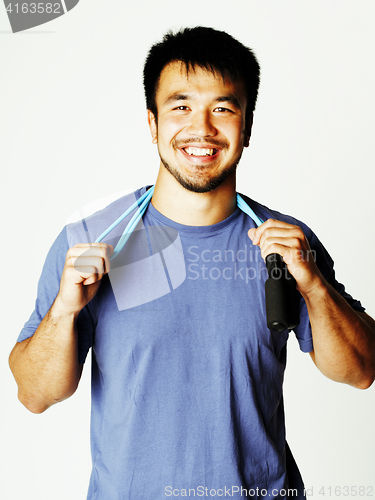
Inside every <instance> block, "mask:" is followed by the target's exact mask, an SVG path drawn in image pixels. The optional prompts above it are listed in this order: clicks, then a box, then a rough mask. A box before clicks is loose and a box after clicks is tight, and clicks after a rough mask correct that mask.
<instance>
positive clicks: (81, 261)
mask: <svg viewBox="0 0 375 500" xmlns="http://www.w3.org/2000/svg"><path fill="white" fill-rule="evenodd" d="M73 259H74V257H73V258H72V260H73ZM73 267H74V269H75V270H76V271H77V272H78V273H88V272H90V270H93V271H91V272H95V273H96V274H97V275H98V279H100V280H101V279H102V277H103V275H104V273H105V261H104V259H103V257H101V256H95V257H90V256H88V257H87V256H86V255H84V256H81V257H78V258H76V259H75V260H74V263H73Z"/></svg>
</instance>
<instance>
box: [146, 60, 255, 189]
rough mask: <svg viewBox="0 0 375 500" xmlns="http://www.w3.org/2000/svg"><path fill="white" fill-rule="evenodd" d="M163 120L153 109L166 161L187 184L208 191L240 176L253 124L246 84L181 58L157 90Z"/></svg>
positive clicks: (165, 73)
mask: <svg viewBox="0 0 375 500" xmlns="http://www.w3.org/2000/svg"><path fill="white" fill-rule="evenodd" d="M156 106H157V110H158V119H157V123H156V119H155V116H154V115H153V113H152V112H151V111H149V112H148V115H149V124H150V129H151V134H152V138H153V142H154V143H155V144H156V143H157V144H158V149H159V155H160V158H161V162H162V164H163V165H164V167H165V168H166V169H167V170H168V172H169V173H170V174H172V175H173V176H174V178H175V179H177V181H178V182H179V183H180V184H181V185H182V186H184V187H185V188H186V189H189V190H190V191H195V192H200V193H203V192H207V191H211V190H212V189H215V188H217V187H218V186H219V185H221V184H222V183H223V182H224V181H225V180H227V179H228V181H227V182H230V181H233V183H234V179H235V170H236V166H237V163H238V162H239V160H240V158H241V154H242V150H243V148H244V147H246V146H248V144H249V138H250V130H251V125H250V124H248V125H246V121H245V115H246V94H245V91H244V88H243V85H242V84H241V83H236V84H235V83H233V82H231V81H230V80H225V81H224V80H223V78H222V77H221V75H216V74H215V73H212V72H209V71H206V70H204V69H202V68H200V67H196V68H194V69H192V70H190V71H189V73H188V74H187V72H186V68H185V65H184V64H181V62H180V61H175V62H172V63H170V64H168V65H167V66H166V67H165V68H164V69H163V71H162V73H161V75H160V80H159V86H158V89H157V92H156Z"/></svg>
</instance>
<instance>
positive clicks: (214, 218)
mask: <svg viewBox="0 0 375 500" xmlns="http://www.w3.org/2000/svg"><path fill="white" fill-rule="evenodd" d="M151 203H152V205H153V206H154V207H155V208H156V210H158V211H159V212H160V213H161V214H163V215H164V216H165V217H168V219H171V220H173V221H174V222H178V223H179V224H184V225H186V226H210V225H212V224H217V223H218V222H220V221H222V220H224V219H226V218H227V217H229V216H230V215H232V214H233V212H234V211H235V210H236V207H237V201H236V183H235V175H233V176H230V177H228V178H227V179H226V180H225V181H224V182H223V184H221V185H220V186H219V187H218V188H216V189H214V190H212V191H209V192H207V193H195V192H193V191H189V190H187V189H186V188H184V187H182V186H181V184H180V183H179V182H178V181H177V180H176V179H175V178H174V177H173V176H172V175H171V174H169V172H167V171H166V170H165V169H164V167H161V168H160V171H159V175H158V178H157V180H156V183H155V190H154V194H153V196H152V200H151Z"/></svg>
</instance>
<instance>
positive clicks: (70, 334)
mask: <svg viewBox="0 0 375 500" xmlns="http://www.w3.org/2000/svg"><path fill="white" fill-rule="evenodd" d="M75 321H76V315H74V314H66V313H64V312H63V311H62V309H61V308H60V307H59V302H58V299H56V301H55V302H54V304H53V305H52V307H51V309H50V310H49V311H48V313H47V314H46V316H45V318H44V319H43V321H42V322H41V324H40V325H39V327H38V329H37V330H36V332H35V334H34V335H33V336H32V337H30V338H29V339H26V340H24V341H23V342H20V343H18V344H16V346H15V348H14V349H13V351H12V353H11V355H10V357H9V365H10V368H11V370H12V372H13V375H14V377H15V379H16V382H17V385H18V397H19V399H20V401H21V402H22V403H23V404H24V405H25V406H26V408H28V409H29V410H30V411H32V412H34V413H41V412H43V411H45V410H46V409H47V408H49V407H50V406H51V405H53V404H54V403H57V402H59V401H62V400H64V399H67V398H68V397H69V396H71V395H72V394H73V393H74V392H75V390H76V388H77V386H78V383H79V379H80V376H81V372H82V365H80V363H79V361H78V346H77V331H76V327H75Z"/></svg>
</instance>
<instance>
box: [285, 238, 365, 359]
mask: <svg viewBox="0 0 375 500" xmlns="http://www.w3.org/2000/svg"><path fill="white" fill-rule="evenodd" d="M307 233H309V234H307ZM305 234H306V236H307V238H308V240H309V243H310V247H311V250H312V256H313V257H314V259H315V262H316V264H317V266H318V268H319V270H320V272H321V273H322V274H323V276H324V278H325V279H326V280H327V281H328V283H329V284H330V285H331V286H332V287H333V288H334V289H335V290H336V291H337V292H338V293H339V294H340V295H341V296H342V297H343V298H344V299H345V300H346V301H347V303H348V304H349V305H350V306H351V307H352V308H353V309H354V310H356V311H358V312H364V311H365V308H364V307H363V306H362V304H361V302H360V301H359V300H356V299H354V298H353V297H352V296H351V295H350V294H349V293H348V292H347V291H346V290H345V286H344V285H343V284H342V283H339V282H338V281H337V280H336V277H335V270H334V262H333V260H332V258H331V256H330V255H329V253H328V252H327V250H326V249H325V248H324V246H323V245H322V243H321V242H320V241H319V239H318V238H317V236H316V235H315V234H314V233H313V232H312V231H311V230H308V229H307V230H306V231H305ZM294 333H295V335H296V337H297V340H298V342H299V346H300V349H301V351H302V352H311V351H312V350H313V349H314V346H313V338H312V333H311V325H310V321H309V315H308V312H307V306H306V303H305V301H304V299H303V298H302V297H301V300H300V323H299V325H298V326H297V327H296V328H295V329H294Z"/></svg>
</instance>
